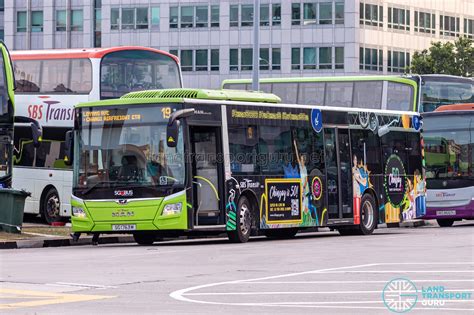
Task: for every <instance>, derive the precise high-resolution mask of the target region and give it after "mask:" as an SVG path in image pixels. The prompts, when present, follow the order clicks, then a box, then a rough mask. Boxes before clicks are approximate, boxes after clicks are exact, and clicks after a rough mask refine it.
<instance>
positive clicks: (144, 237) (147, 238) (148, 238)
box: [133, 232, 156, 245]
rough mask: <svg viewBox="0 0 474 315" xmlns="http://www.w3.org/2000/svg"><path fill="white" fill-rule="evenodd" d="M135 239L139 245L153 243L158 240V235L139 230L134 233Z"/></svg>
mask: <svg viewBox="0 0 474 315" xmlns="http://www.w3.org/2000/svg"><path fill="white" fill-rule="evenodd" d="M133 239H134V240H135V242H136V243H137V244H138V245H152V244H153V243H154V242H155V240H156V236H155V235H154V234H152V233H145V232H137V233H133Z"/></svg>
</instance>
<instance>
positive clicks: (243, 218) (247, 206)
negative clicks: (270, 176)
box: [227, 192, 256, 243]
mask: <svg viewBox="0 0 474 315" xmlns="http://www.w3.org/2000/svg"><path fill="white" fill-rule="evenodd" d="M252 199H253V200H256V198H255V196H252V194H251V193H249V192H243V193H242V194H241V195H240V198H239V201H238V202H237V215H236V221H237V222H236V229H235V230H233V231H228V232H227V235H228V237H229V240H230V241H231V242H233V243H246V242H247V241H248V240H249V238H250V234H251V231H252V225H253V223H254V220H255V215H254V214H255V211H254V209H255V208H256V207H255V204H253V202H252Z"/></svg>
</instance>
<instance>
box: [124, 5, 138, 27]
mask: <svg viewBox="0 0 474 315" xmlns="http://www.w3.org/2000/svg"><path fill="white" fill-rule="evenodd" d="M134 11H135V10H134V9H132V8H122V29H123V30H130V29H133V27H134V24H135V21H134V20H135V16H134V14H135V12H134Z"/></svg>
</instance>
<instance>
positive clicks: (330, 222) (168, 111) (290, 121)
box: [67, 89, 425, 244]
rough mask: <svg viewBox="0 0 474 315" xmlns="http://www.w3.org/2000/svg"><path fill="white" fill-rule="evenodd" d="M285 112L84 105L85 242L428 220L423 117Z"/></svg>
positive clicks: (284, 232)
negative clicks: (92, 237)
mask: <svg viewBox="0 0 474 315" xmlns="http://www.w3.org/2000/svg"><path fill="white" fill-rule="evenodd" d="M278 101H279V98H278V97H276V96H274V95H272V94H262V93H257V92H246V91H231V90H219V91H211V90H193V89H176V90H161V91H144V92H133V93H130V94H127V95H124V96H122V97H121V98H120V99H117V100H107V101H100V102H91V103H85V104H80V105H78V106H76V112H75V124H74V136H72V135H69V136H68V137H67V138H68V147H70V148H73V150H72V151H73V152H74V155H73V159H72V158H71V159H72V160H73V165H74V180H73V197H72V201H71V203H72V214H73V216H72V229H73V231H74V232H75V233H77V234H76V235H75V237H76V238H77V237H79V234H80V233H96V235H97V234H98V233H114V232H120V233H124V232H125V233H132V234H133V235H134V237H135V240H136V242H137V243H139V244H151V243H153V241H154V240H155V238H156V237H157V236H165V235H175V236H176V235H181V234H185V233H197V232H203V231H204V232H205V233H211V232H215V233H219V232H225V231H226V232H227V233H228V236H229V238H230V240H232V241H235V242H246V241H247V240H248V239H249V236H250V235H251V233H254V234H260V233H262V234H265V235H267V236H268V237H291V236H294V235H295V234H296V233H297V231H298V230H299V229H305V228H314V227H321V226H328V227H330V228H332V229H336V230H338V231H339V232H340V234H343V235H346V234H371V233H372V232H373V231H374V229H375V228H376V227H377V224H378V223H387V224H388V225H391V224H397V223H399V222H401V221H404V220H409V219H412V218H417V217H421V216H422V215H424V214H425V184H424V183H425V180H424V177H423V175H422V174H423V172H422V165H423V151H422V146H421V139H420V132H419V130H420V127H421V124H420V119H419V116H418V115H417V114H416V113H414V112H412V111H405V112H404V111H388V110H385V111H383V110H375V109H374V110H367V109H358V108H343V107H321V106H308V105H301V106H294V105H292V104H277V102H278ZM72 141H74V145H72ZM68 152H70V151H68ZM68 156H72V154H71V153H69V154H68ZM71 159H69V160H71Z"/></svg>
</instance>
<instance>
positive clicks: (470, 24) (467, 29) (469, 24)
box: [464, 19, 474, 38]
mask: <svg viewBox="0 0 474 315" xmlns="http://www.w3.org/2000/svg"><path fill="white" fill-rule="evenodd" d="M464 35H466V36H467V37H469V38H474V20H471V19H464Z"/></svg>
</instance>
